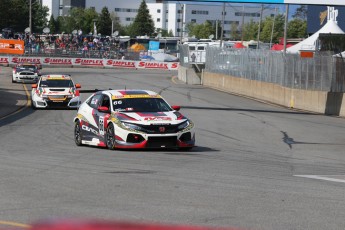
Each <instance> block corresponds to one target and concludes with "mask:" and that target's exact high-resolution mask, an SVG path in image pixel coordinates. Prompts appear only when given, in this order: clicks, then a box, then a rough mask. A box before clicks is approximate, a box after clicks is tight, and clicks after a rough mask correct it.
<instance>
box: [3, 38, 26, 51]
mask: <svg viewBox="0 0 345 230" xmlns="http://www.w3.org/2000/svg"><path fill="white" fill-rule="evenodd" d="M0 53H2V54H24V41H22V40H14V39H0Z"/></svg>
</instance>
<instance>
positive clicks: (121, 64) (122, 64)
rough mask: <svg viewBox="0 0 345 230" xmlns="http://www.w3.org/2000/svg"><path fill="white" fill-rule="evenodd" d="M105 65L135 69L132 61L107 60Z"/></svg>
mask: <svg viewBox="0 0 345 230" xmlns="http://www.w3.org/2000/svg"><path fill="white" fill-rule="evenodd" d="M107 65H111V66H115V67H126V68H135V62H133V61H116V60H108V61H107Z"/></svg>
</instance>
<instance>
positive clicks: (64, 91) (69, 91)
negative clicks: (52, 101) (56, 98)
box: [39, 87, 76, 96]
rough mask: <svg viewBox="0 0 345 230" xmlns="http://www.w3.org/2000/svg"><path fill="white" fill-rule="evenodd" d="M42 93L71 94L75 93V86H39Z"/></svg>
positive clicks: (48, 94)
mask: <svg viewBox="0 0 345 230" xmlns="http://www.w3.org/2000/svg"><path fill="white" fill-rule="evenodd" d="M39 90H40V92H42V93H41V94H42V95H45V96H50V95H72V94H74V93H75V91H76V90H75V88H73V87H71V88H47V87H46V88H39Z"/></svg>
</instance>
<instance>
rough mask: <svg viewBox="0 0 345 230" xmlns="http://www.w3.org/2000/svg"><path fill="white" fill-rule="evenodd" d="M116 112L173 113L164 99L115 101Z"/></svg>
mask: <svg viewBox="0 0 345 230" xmlns="http://www.w3.org/2000/svg"><path fill="white" fill-rule="evenodd" d="M113 107H114V110H115V111H120V112H167V111H172V109H171V108H170V106H169V105H168V104H167V103H166V102H165V101H164V100H163V99H162V98H126V99H117V100H113Z"/></svg>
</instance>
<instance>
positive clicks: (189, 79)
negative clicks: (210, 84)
mask: <svg viewBox="0 0 345 230" xmlns="http://www.w3.org/2000/svg"><path fill="white" fill-rule="evenodd" d="M178 79H179V80H181V81H184V82H186V84H191V85H200V84H201V78H200V77H199V76H198V75H197V74H196V73H195V71H194V70H193V69H192V68H187V67H184V66H181V65H180V66H179V68H178Z"/></svg>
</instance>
